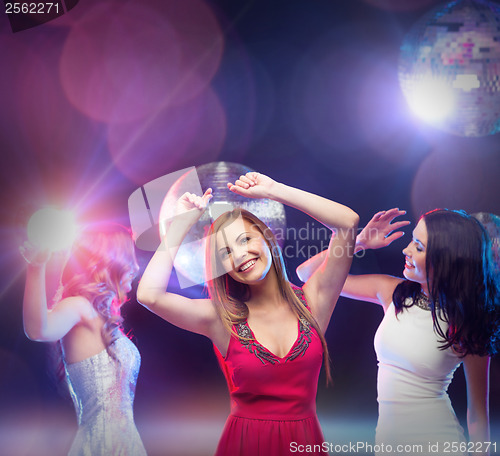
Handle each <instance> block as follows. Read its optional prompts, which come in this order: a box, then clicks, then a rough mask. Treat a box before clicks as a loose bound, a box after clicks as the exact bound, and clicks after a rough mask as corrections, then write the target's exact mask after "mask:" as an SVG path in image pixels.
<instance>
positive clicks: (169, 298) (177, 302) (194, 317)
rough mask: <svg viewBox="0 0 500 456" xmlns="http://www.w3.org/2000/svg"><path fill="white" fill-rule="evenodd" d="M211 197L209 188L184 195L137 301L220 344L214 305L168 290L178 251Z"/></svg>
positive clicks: (146, 270)
mask: <svg viewBox="0 0 500 456" xmlns="http://www.w3.org/2000/svg"><path fill="white" fill-rule="evenodd" d="M211 197H212V190H211V189H208V190H207V191H206V192H205V194H204V195H203V196H197V195H194V194H192V193H185V194H184V195H182V197H181V198H180V199H179V201H178V203H177V212H176V216H175V217H174V218H173V220H172V221H170V223H169V224H168V226H167V227H166V230H165V235H164V236H163V239H162V242H161V244H160V246H159V247H158V249H157V250H156V252H155V254H154V255H153V257H152V258H151V260H150V262H149V264H148V265H147V267H146V269H145V271H144V274H143V275H142V278H141V280H140V282H139V286H138V288H137V300H138V301H139V302H140V303H141V304H142V305H143V306H144V307H146V308H148V309H149V310H151V312H154V313H155V314H157V315H158V316H160V317H161V318H163V319H164V320H166V321H168V322H170V323H172V324H174V325H175V326H178V327H180V328H183V329H186V330H188V331H192V332H195V333H198V334H203V335H205V336H207V337H209V338H211V339H212V340H213V341H214V342H217V340H214V339H216V334H217V333H218V332H219V330H220V329H221V328H222V324H221V322H220V319H219V317H218V316H217V313H216V311H215V308H214V306H213V305H212V302H211V301H210V300H209V299H190V298H186V297H184V296H181V295H178V294H175V293H170V292H168V291H166V289H167V285H168V282H169V279H170V275H171V273H172V268H173V262H174V259H175V256H176V254H177V251H178V249H179V247H180V245H181V243H182V241H183V240H184V238H185V236H186V234H187V233H188V231H189V230H190V229H191V227H192V226H193V225H194V224H195V223H196V222H197V221H198V220H199V218H200V217H201V215H202V214H203V212H204V211H205V209H206V207H207V204H208V202H209V201H210V199H211ZM216 345H218V344H217V343H216Z"/></svg>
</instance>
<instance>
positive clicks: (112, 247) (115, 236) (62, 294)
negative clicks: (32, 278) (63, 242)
mask: <svg viewBox="0 0 500 456" xmlns="http://www.w3.org/2000/svg"><path fill="white" fill-rule="evenodd" d="M138 270H139V267H138V265H137V261H136V257H135V251H134V242H133V240H132V236H131V233H130V231H129V230H128V229H127V228H125V227H124V226H122V225H118V224H114V223H113V224H106V225H99V226H93V227H92V228H90V229H86V230H84V231H83V232H82V233H81V234H80V235H79V236H78V239H77V240H76V242H75V243H74V244H73V247H72V249H71V252H70V254H69V258H68V260H67V262H66V265H65V267H64V269H63V273H62V277H61V284H60V288H59V291H58V295H57V298H58V299H64V298H67V297H69V296H83V297H84V298H86V299H88V300H89V301H90V302H91V303H92V305H93V306H94V308H95V310H96V311H97V312H98V313H99V314H100V315H101V316H102V318H103V319H104V325H103V328H102V333H101V334H102V338H103V341H104V343H105V345H106V348H107V350H108V353H109V354H110V356H112V357H113V358H114V359H116V357H115V356H114V353H113V350H112V349H111V348H110V346H111V344H112V343H113V342H114V341H115V340H116V339H117V338H118V337H119V336H120V334H121V333H122V332H123V329H122V322H123V318H122V316H121V313H120V307H121V306H122V305H123V303H124V302H126V300H127V288H126V283H127V282H130V281H131V280H132V279H133V278H134V277H135V276H136V275H137V272H138Z"/></svg>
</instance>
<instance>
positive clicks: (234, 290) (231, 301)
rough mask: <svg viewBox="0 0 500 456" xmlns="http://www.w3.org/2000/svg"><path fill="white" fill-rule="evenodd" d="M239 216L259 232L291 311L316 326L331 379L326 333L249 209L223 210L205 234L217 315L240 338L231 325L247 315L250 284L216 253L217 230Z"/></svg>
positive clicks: (277, 249)
mask: <svg viewBox="0 0 500 456" xmlns="http://www.w3.org/2000/svg"><path fill="white" fill-rule="evenodd" d="M238 218H243V219H244V220H247V221H249V222H250V223H251V224H252V225H253V226H255V227H256V228H258V230H259V231H260V232H261V233H262V236H263V237H264V239H265V241H266V243H267V245H268V247H269V250H270V251H271V255H272V262H273V264H272V267H273V268H274V269H275V271H276V276H277V278H278V284H279V289H280V292H281V295H282V297H283V299H285V300H286V301H287V302H288V304H289V306H290V308H291V309H292V311H293V313H294V314H295V315H297V317H298V318H300V317H302V318H304V319H305V320H307V321H308V322H309V323H310V324H311V326H312V327H313V328H314V329H316V332H317V333H318V336H319V338H320V340H321V345H322V346H323V357H324V364H325V373H326V378H327V382H330V381H331V373H330V361H329V360H330V358H329V354H328V346H327V344H326V340H325V336H324V335H323V332H322V331H321V329H320V327H319V325H318V322H317V321H316V319H315V318H314V317H313V315H312V314H311V312H310V311H309V309H308V308H307V307H305V306H304V304H302V301H301V300H300V298H299V297H298V296H297V294H296V293H295V291H294V288H295V287H293V286H292V284H291V283H290V282H289V281H288V278H287V273H286V268H285V262H284V260H283V255H282V254H281V249H280V247H279V244H278V242H277V241H276V238H275V236H274V234H273V232H272V231H271V229H270V228H269V227H268V226H267V225H266V224H265V223H264V222H263V221H262V220H260V219H259V218H258V217H256V216H255V215H253V214H252V213H251V212H248V211H246V210H244V209H239V208H237V209H234V210H232V211H229V212H225V213H224V214H222V215H221V216H220V217H218V218H217V220H215V221H214V223H212V226H211V227H210V230H209V232H208V237H207V239H208V242H207V251H206V271H207V275H208V277H207V288H208V293H209V295H210V299H212V301H213V303H214V304H215V308H216V311H217V313H218V314H219V317H220V319H221V321H222V323H223V325H224V327H225V328H226V329H227V331H228V332H230V333H231V336H233V337H237V338H240V337H239V336H238V334H237V333H236V332H235V331H234V329H233V325H235V324H237V323H241V322H243V321H245V320H246V319H247V317H248V307H247V305H246V304H245V301H246V300H247V299H249V298H250V288H249V286H248V285H246V284H242V283H239V282H237V281H236V280H234V279H233V278H232V277H230V276H229V274H226V273H225V271H224V268H223V266H222V264H221V262H220V259H219V257H218V255H216V252H217V233H218V232H219V230H221V229H222V228H223V227H225V226H227V225H229V224H231V223H232V222H234V221H235V220H237V219H238Z"/></svg>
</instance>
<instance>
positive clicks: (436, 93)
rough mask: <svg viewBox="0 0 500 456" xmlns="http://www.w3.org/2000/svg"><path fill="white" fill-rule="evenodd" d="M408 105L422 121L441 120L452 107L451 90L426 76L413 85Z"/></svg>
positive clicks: (437, 80) (441, 82)
mask: <svg viewBox="0 0 500 456" xmlns="http://www.w3.org/2000/svg"><path fill="white" fill-rule="evenodd" d="M408 103H409V105H410V107H411V109H412V110H413V112H415V114H417V115H418V116H419V117H421V118H422V119H424V120H427V121H439V120H443V119H445V118H446V116H448V115H449V114H450V113H451V112H452V110H453V107H454V97H453V92H452V88H451V87H450V86H449V85H448V84H447V83H446V82H445V81H443V80H441V79H439V78H435V77H432V76H426V77H424V78H423V79H422V80H421V81H419V82H416V83H415V86H414V89H413V91H412V93H411V95H410V96H409V97H408Z"/></svg>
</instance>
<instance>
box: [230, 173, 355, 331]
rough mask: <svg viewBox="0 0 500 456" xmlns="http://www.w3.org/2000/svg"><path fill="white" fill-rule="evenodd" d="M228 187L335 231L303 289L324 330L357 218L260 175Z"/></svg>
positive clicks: (345, 268) (347, 259) (339, 286)
mask: <svg viewBox="0 0 500 456" xmlns="http://www.w3.org/2000/svg"><path fill="white" fill-rule="evenodd" d="M228 187H229V189H230V190H231V191H233V192H235V193H238V194H240V195H243V196H247V197H250V198H269V199H272V200H274V201H278V202H280V203H283V204H286V205H288V206H292V207H294V208H296V209H298V210H300V211H302V212H305V213H307V214H308V215H310V216H311V217H313V218H315V219H316V220H318V221H319V222H320V223H322V224H323V225H325V226H326V227H328V228H330V229H331V230H335V231H336V235H335V236H332V239H331V241H330V245H329V248H328V252H329V254H328V255H327V258H326V259H325V261H323V263H322V265H321V267H320V268H319V269H318V270H317V271H316V272H315V273H314V274H313V275H312V277H311V278H310V279H309V280H308V282H307V283H306V285H305V286H304V293H305V294H306V297H307V300H308V303H309V305H310V307H311V311H312V313H313V315H314V317H315V318H316V319H317V321H318V323H319V325H320V326H321V328H322V330H323V331H326V328H327V326H328V323H329V321H330V317H331V314H332V311H333V309H334V306H335V303H336V302H337V299H338V297H339V294H340V290H341V289H342V286H343V284H344V281H345V278H346V276H347V273H348V271H349V268H350V266H351V262H352V256H353V253H354V242H355V237H356V229H357V226H358V221H359V217H358V215H357V214H356V213H355V212H354V211H352V210H351V209H349V208H348V207H346V206H343V205H342V204H339V203H335V202H334V201H330V200H328V199H326V198H323V197H321V196H318V195H314V194H312V193H308V192H306V191H303V190H299V189H297V188H293V187H290V186H287V185H284V184H281V183H278V182H275V181H274V180H272V179H271V178H269V177H267V176H265V175H263V174H260V173H254V172H252V173H247V174H246V175H245V176H241V177H240V179H239V180H237V181H236V182H235V183H234V184H228Z"/></svg>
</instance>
